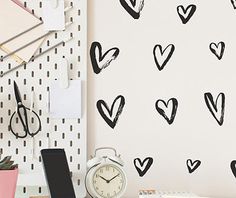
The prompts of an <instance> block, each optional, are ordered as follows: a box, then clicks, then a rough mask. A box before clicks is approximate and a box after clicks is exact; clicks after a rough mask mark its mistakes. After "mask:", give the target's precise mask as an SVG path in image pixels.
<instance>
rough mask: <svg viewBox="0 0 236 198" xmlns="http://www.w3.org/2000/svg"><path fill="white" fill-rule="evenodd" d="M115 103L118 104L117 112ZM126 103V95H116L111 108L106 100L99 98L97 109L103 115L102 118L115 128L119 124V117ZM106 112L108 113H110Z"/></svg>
mask: <svg viewBox="0 0 236 198" xmlns="http://www.w3.org/2000/svg"><path fill="white" fill-rule="evenodd" d="M115 105H116V106H117V109H116V112H114V107H115ZM124 105H125V98H124V96H121V95H119V96H117V97H116V99H115V100H114V102H113V103H112V106H111V109H109V107H108V106H107V104H106V102H105V101H104V100H99V101H98V102H97V109H98V112H99V113H100V115H101V116H102V118H103V119H104V120H105V121H106V123H107V124H108V125H109V126H110V127H111V128H112V129H114V128H115V126H116V124H117V121H118V118H119V116H120V114H121V113H122V110H123V108H124ZM103 107H105V110H106V112H104V109H103ZM106 113H108V115H107V114H106Z"/></svg>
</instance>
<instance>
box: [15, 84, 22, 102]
mask: <svg viewBox="0 0 236 198" xmlns="http://www.w3.org/2000/svg"><path fill="white" fill-rule="evenodd" d="M14 92H15V97H16V102H17V104H18V103H22V100H21V95H20V91H19V88H18V86H17V84H16V82H15V81H14Z"/></svg>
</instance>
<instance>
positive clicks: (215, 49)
mask: <svg viewBox="0 0 236 198" xmlns="http://www.w3.org/2000/svg"><path fill="white" fill-rule="evenodd" d="M209 48H210V50H211V52H212V53H213V54H214V55H215V56H216V57H217V58H218V59H219V60H221V59H222V57H223V55H224V51H225V43H224V42H222V41H221V42H219V43H218V44H216V43H211V44H210V45H209Z"/></svg>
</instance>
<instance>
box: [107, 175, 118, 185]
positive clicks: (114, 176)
mask: <svg viewBox="0 0 236 198" xmlns="http://www.w3.org/2000/svg"><path fill="white" fill-rule="evenodd" d="M119 175H120V173H119V174H117V175H116V176H114V177H112V178H111V179H110V180H108V183H110V182H111V181H112V180H113V179H115V178H116V177H118V176H119Z"/></svg>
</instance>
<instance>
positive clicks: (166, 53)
mask: <svg viewBox="0 0 236 198" xmlns="http://www.w3.org/2000/svg"><path fill="white" fill-rule="evenodd" d="M174 51H175V46H174V45H173V44H169V45H168V46H167V47H166V48H165V49H164V50H163V49H162V46H161V45H155V47H154V49H153V55H154V60H155V63H156V65H157V68H158V69H159V71H161V70H162V69H164V67H165V65H166V64H167V63H168V61H169V60H170V58H171V56H172V55H173V53H174Z"/></svg>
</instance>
